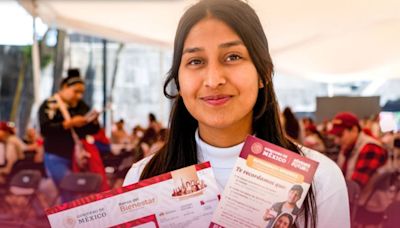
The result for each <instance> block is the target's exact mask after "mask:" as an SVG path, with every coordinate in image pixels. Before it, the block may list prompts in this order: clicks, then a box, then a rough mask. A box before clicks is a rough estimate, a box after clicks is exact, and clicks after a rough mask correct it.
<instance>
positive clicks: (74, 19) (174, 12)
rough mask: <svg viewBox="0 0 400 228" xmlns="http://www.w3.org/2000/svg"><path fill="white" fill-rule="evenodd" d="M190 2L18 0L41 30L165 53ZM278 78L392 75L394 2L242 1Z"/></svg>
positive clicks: (397, 46)
mask: <svg viewBox="0 0 400 228" xmlns="http://www.w3.org/2000/svg"><path fill="white" fill-rule="evenodd" d="M194 2H196V1H195V0H169V1H168V0H151V1H146V0H130V1H126V0H113V1H104V0H103V1H102V0H86V1H68V0H19V3H20V4H21V5H22V6H23V7H24V8H25V9H26V10H27V11H28V12H29V13H30V14H32V15H37V16H38V17H40V18H41V19H42V20H43V21H44V22H45V23H46V24H48V25H49V26H56V27H58V28H62V29H67V30H69V31H75V32H80V33H84V34H89V35H96V36H100V37H105V38H108V39H111V40H116V41H121V42H137V43H143V44H150V45H156V46H159V47H161V48H171V47H172V44H173V38H174V33H175V30H176V27H177V24H178V21H179V18H180V17H181V15H182V14H183V12H184V11H185V9H187V8H188V7H189V6H190V5H192V4H193V3H194ZM248 2H249V4H250V5H251V6H252V7H253V8H254V9H255V11H256V12H257V14H258V15H259V17H260V20H261V22H262V24H263V26H264V29H265V32H266V34H267V37H268V40H269V44H270V49H271V50H270V51H271V55H272V58H273V61H274V65H275V70H276V72H278V73H281V74H286V75H294V76H299V77H305V78H309V79H313V80H317V81H322V82H338V81H352V80H359V79H363V80H373V79H376V78H382V77H384V78H398V77H400V64H399V63H400V55H399V54H398V53H400V42H399V40H400V13H399V12H400V1H398V0H382V1H362V0H335V1H333V0H328V1H318V0H303V1H290V0H281V1H273V0H248Z"/></svg>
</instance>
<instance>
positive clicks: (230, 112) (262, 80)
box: [124, 0, 350, 227]
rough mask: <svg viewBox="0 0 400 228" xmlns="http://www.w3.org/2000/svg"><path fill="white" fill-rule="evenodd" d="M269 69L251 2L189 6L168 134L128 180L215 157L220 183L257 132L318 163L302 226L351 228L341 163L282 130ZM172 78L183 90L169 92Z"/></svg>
mask: <svg viewBox="0 0 400 228" xmlns="http://www.w3.org/2000/svg"><path fill="white" fill-rule="evenodd" d="M272 73H273V64H272V61H271V58H270V55H269V52H268V43H267V39H266V37H265V34H264V31H263V29H262V26H261V23H260V20H259V19H258V17H257V15H256V13H255V12H254V10H253V9H252V8H251V7H250V6H248V5H247V4H246V3H244V2H242V1H239V0H203V1H200V2H199V3H197V4H195V5H194V6H192V7H190V8H189V9H188V10H187V11H186V13H185V14H184V15H183V16H182V18H181V20H180V22H179V25H178V29H177V32H176V37H175V43H174V56H173V62H172V67H171V70H170V72H169V75H168V78H167V80H166V83H165V85H164V93H165V94H166V95H167V96H168V97H170V98H174V107H173V110H172V113H171V117H170V134H169V137H168V140H167V142H166V145H165V146H164V147H163V148H162V149H161V150H160V151H159V152H158V153H156V154H155V155H154V156H152V157H147V158H145V159H143V160H141V161H139V162H138V163H136V164H134V165H133V166H132V168H131V170H130V171H129V173H128V174H127V176H126V178H125V183H124V185H128V184H132V183H135V182H137V181H139V180H143V179H146V178H149V177H152V176H155V175H158V174H162V173H165V172H168V171H172V170H175V169H178V168H182V167H185V166H189V165H193V164H196V163H199V162H204V161H210V162H211V166H212V167H213V171H214V173H215V176H216V179H217V182H218V184H219V185H220V188H221V190H223V188H224V186H225V184H226V182H227V180H228V177H229V175H230V173H231V171H232V168H233V166H234V164H235V161H236V159H237V157H238V155H239V153H240V150H241V148H242V146H243V141H244V140H245V137H246V136H247V135H248V134H252V135H255V136H257V137H259V138H261V139H264V140H267V141H269V142H271V143H274V144H276V145H279V146H282V147H285V148H287V149H289V150H292V151H294V152H296V153H300V154H302V155H304V156H307V157H309V158H311V159H314V160H316V161H318V162H319V168H318V170H317V173H316V176H315V178H314V183H313V185H312V190H310V191H309V193H308V194H307V197H306V200H305V203H304V205H303V208H302V211H301V213H300V215H299V218H298V219H297V226H298V227H334V226H335V227H350V221H349V208H348V200H347V192H346V185H345V181H344V178H343V176H342V174H341V172H340V170H339V169H338V167H337V166H336V164H335V163H333V162H332V161H330V160H329V159H328V158H326V157H324V156H323V155H321V154H320V153H318V152H315V151H310V150H307V149H301V148H299V147H298V146H296V145H295V144H293V143H292V142H290V141H289V140H288V139H287V138H286V137H285V136H284V133H283V130H282V127H281V124H280V121H279V111H278V104H277V101H276V98H275V92H274V88H273V83H272ZM170 83H172V84H173V85H175V86H176V88H177V91H178V94H176V95H174V96H172V95H170V94H168V93H167V92H166V89H167V88H168V85H169V84H170ZM338 223H339V224H338Z"/></svg>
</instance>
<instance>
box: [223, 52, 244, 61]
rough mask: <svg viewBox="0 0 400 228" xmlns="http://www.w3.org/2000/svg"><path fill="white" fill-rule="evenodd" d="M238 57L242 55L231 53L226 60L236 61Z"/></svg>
mask: <svg viewBox="0 0 400 228" xmlns="http://www.w3.org/2000/svg"><path fill="white" fill-rule="evenodd" d="M239 59H242V57H241V56H240V55H236V54H232V55H229V56H228V57H227V58H226V61H228V62H231V61H236V60H239Z"/></svg>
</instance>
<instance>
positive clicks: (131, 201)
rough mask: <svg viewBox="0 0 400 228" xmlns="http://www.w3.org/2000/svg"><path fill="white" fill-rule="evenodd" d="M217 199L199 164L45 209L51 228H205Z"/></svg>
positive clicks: (206, 169) (203, 166) (207, 170)
mask: <svg viewBox="0 0 400 228" xmlns="http://www.w3.org/2000/svg"><path fill="white" fill-rule="evenodd" d="M219 197H220V192H219V189H218V187H217V183H216V181H215V177H214V174H213V172H212V169H211V167H210V163H209V162H205V163H202V164H197V165H192V166H189V167H186V168H182V169H178V170H175V171H172V172H169V173H166V174H162V175H159V176H156V177H152V178H149V179H146V180H143V181H141V182H138V183H136V184H133V185H130V186H126V187H122V188H118V189H113V190H110V191H107V192H102V193H98V194H94V195H90V196H87V197H84V198H81V199H78V200H75V201H72V202H69V203H65V204H62V205H59V206H56V207H54V208H50V209H48V210H47V211H46V212H47V216H48V219H49V221H50V224H51V226H52V227H65V228H69V227H71V228H72V227H207V226H208V225H209V224H210V221H211V218H212V214H213V212H214V211H215V209H216V207H217V204H218V200H219Z"/></svg>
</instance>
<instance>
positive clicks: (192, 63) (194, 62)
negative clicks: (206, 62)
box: [188, 59, 203, 65]
mask: <svg viewBox="0 0 400 228" xmlns="http://www.w3.org/2000/svg"><path fill="white" fill-rule="evenodd" d="M202 63H203V61H201V60H200V59H192V60H190V61H189V62H188V65H199V64H202Z"/></svg>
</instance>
